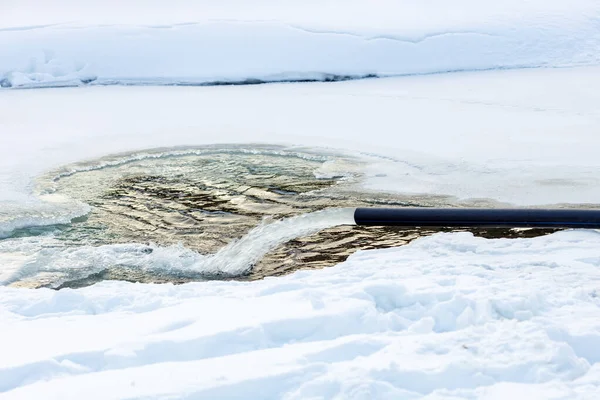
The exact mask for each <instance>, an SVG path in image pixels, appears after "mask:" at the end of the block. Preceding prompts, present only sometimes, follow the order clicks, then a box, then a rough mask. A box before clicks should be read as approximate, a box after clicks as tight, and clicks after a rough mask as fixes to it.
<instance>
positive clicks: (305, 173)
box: [12, 146, 551, 288]
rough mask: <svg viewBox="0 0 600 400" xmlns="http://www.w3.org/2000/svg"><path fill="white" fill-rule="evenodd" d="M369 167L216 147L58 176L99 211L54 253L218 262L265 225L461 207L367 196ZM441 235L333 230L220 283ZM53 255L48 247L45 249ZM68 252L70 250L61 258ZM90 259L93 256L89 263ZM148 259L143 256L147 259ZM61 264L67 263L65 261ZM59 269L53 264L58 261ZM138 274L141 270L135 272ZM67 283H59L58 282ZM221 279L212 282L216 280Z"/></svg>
mask: <svg viewBox="0 0 600 400" xmlns="http://www.w3.org/2000/svg"><path fill="white" fill-rule="evenodd" d="M361 167H362V164H361V162H360V160H358V159H354V158H353V157H351V156H348V155H344V154H336V153H328V152H322V151H321V152H316V151H311V150H306V149H286V148H281V147H275V146H221V147H218V146H211V147H202V148H187V149H159V150H155V151H149V152H146V153H144V154H139V153H138V154H126V155H125V154H124V155H117V156H114V157H110V158H105V159H102V160H96V161H91V162H88V163H83V164H79V165H72V166H68V167H65V168H63V169H61V170H60V171H54V172H52V173H51V174H49V175H47V176H45V177H43V178H42V179H41V181H40V187H41V190H42V191H46V192H48V191H52V192H54V193H59V194H62V195H64V196H68V197H69V198H72V199H76V200H79V201H81V202H85V203H87V204H89V205H91V206H92V207H93V209H92V211H91V213H90V214H89V215H87V216H86V217H85V218H82V219H80V220H77V221H74V222H73V223H72V224H70V225H66V226H61V227H56V231H54V232H53V240H54V241H53V242H52V243H53V244H52V246H55V247H56V246H59V247H61V249H66V250H65V251H67V250H68V251H70V253H69V254H71V253H72V252H73V249H77V248H86V249H90V248H92V249H93V248H98V247H102V246H110V245H117V244H123V243H137V244H142V245H148V247H147V248H141V250H139V249H138V250H136V251H141V252H144V251H145V252H146V253H150V252H156V250H155V249H156V247H157V246H158V247H168V246H173V245H178V244H180V245H182V246H183V247H184V248H186V249H189V250H192V251H193V252H195V253H198V254H200V255H210V254H214V253H216V252H217V251H218V250H219V249H221V248H223V247H224V246H226V245H227V244H228V243H230V242H232V241H233V240H235V239H239V238H241V237H243V236H244V235H245V234H247V233H248V232H249V231H250V230H251V229H252V228H254V227H256V226H257V225H259V224H261V222H264V220H265V219H273V220H279V219H282V218H289V217H293V216H296V215H301V214H306V213H311V212H315V211H319V210H324V209H329V208H332V207H335V208H340V207H365V206H366V207H368V206H393V207H402V206H422V207H429V206H457V205H459V206H460V204H458V203H456V202H455V201H454V200H453V199H451V198H447V197H442V196H438V197H432V196H422V197H419V196H410V197H407V196H404V197H402V196H398V195H391V194H381V193H372V192H366V191H361V190H360V186H359V185H358V183H359V182H360V180H361V178H362V176H361ZM438 231H440V230H435V229H417V228H414V229H401V228H394V227H359V226H351V225H341V226H332V227H329V228H326V229H324V230H321V231H319V232H317V233H312V234H308V235H305V236H300V237H297V238H295V239H292V240H289V241H287V242H285V243H282V244H280V245H279V246H277V247H275V248H274V249H272V250H270V251H269V252H268V253H267V254H266V255H264V257H262V258H261V259H260V260H258V261H257V262H256V263H255V264H254V265H253V268H251V269H250V270H248V271H247V272H245V273H243V274H239V275H235V276H231V275H227V276H221V277H219V276H216V278H221V279H242V280H255V279H261V278H264V277H266V276H278V275H283V274H287V273H290V272H293V271H295V270H298V269H316V268H324V267H328V266H332V265H335V264H337V263H339V262H342V261H344V260H345V259H346V258H347V257H348V256H349V255H350V254H352V253H354V252H355V251H357V250H365V249H380V248H387V247H393V246H399V245H403V244H406V243H408V242H410V241H411V240H414V239H415V238H418V237H420V236H424V235H430V234H433V233H435V232H438ZM473 232H474V233H475V234H476V235H482V236H485V237H492V238H494V237H531V236H537V235H541V234H546V233H549V232H551V230H511V229H487V230H481V229H480V230H475V231H473ZM46 246H47V245H46ZM61 251H62V250H61ZM86 254H87V253H86ZM143 254H144V253H143ZM56 259H57V261H52V262H54V263H58V262H59V261H60V257H56ZM53 260H54V259H53ZM133 264H135V263H133ZM52 271H54V272H55V273H56V271H57V269H56V268H55V269H52V270H51V272H47V271H46V273H45V274H39V273H38V274H37V275H36V274H35V273H34V274H30V275H28V276H27V279H17V280H15V281H14V282H13V283H12V285H14V286H29V287H39V286H49V287H57V288H60V287H80V286H85V285H89V284H93V283H95V282H98V281H101V280H107V279H119V280H126V281H134V282H173V283H183V282H189V281H194V280H202V279H207V276H206V275H205V274H201V273H196V272H197V271H196V272H189V273H181V272H173V271H169V270H168V269H165V270H159V269H144V268H140V267H139V265H132V263H131V262H129V263H127V262H121V261H115V262H114V263H112V264H111V262H110V261H108V262H104V261H103V264H102V267H101V268H100V267H98V268H96V266H90V267H89V271H88V272H87V273H84V274H64V273H61V274H58V273H56V274H55V275H54V277H53V275H52ZM59 275H60V278H59ZM214 278H215V277H211V279H214Z"/></svg>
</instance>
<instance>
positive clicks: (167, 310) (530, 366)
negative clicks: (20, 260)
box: [0, 231, 600, 399]
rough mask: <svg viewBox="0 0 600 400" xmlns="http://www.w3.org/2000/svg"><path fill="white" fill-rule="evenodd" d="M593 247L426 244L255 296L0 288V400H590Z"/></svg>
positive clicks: (533, 242) (210, 287)
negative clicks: (42, 399) (413, 399)
mask: <svg viewBox="0 0 600 400" xmlns="http://www.w3.org/2000/svg"><path fill="white" fill-rule="evenodd" d="M599 246H600V235H599V234H598V233H597V232H592V231H579V232H577V231H569V232H561V233H556V234H553V235H550V236H546V237H540V238H536V239H527V240H507V239H498V240H486V239H481V238H474V237H472V236H471V235H470V234H438V235H435V236H432V237H429V238H424V239H419V240H417V241H415V242H413V243H411V244H410V245H408V246H405V247H403V248H397V249H390V250H385V251H365V252H360V253H358V254H355V255H354V256H352V257H351V258H350V259H349V260H348V261H347V262H345V263H343V264H341V265H338V266H336V267H333V268H329V269H326V270H322V271H310V272H309V271H303V272H297V273H295V274H293V275H291V276H288V277H283V278H271V279H265V280H264V281H260V282H253V283H232V282H209V283H197V284H186V285H182V286H171V285H140V284H138V285H136V284H127V283H119V282H110V283H108V282H105V283H102V284H97V285H95V286H93V287H89V288H85V289H79V290H70V289H67V290H61V291H58V292H56V291H51V290H46V289H45V290H22V289H10V288H3V289H2V290H0V323H1V324H2V330H1V331H0V339H1V340H0V354H2V357H1V358H0V393H1V394H0V396H1V397H2V398H3V399H4V398H6V399H21V398H46V399H52V398H57V399H58V398H60V399H66V398H82V397H85V398H89V399H121V398H150V397H151V398H194V399H202V398H206V399H214V398H260V399H280V398H284V399H306V398H339V399H349V398H352V399H372V398H389V399H392V398H393V399H401V398H430V399H433V398H436V399H441V398H443V399H450V398H453V399H457V398H506V396H507V395H509V394H512V395H513V396H515V398H523V399H525V398H527V399H534V398H535V399H574V398H582V399H595V398H597V396H598V394H600V351H599V349H600V319H599V318H598V307H600V268H599V266H600V258H599V257H598V247H599Z"/></svg>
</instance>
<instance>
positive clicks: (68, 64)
mask: <svg viewBox="0 0 600 400" xmlns="http://www.w3.org/2000/svg"><path fill="white" fill-rule="evenodd" d="M32 2H33V4H31V3H32ZM40 3H41V2H37V1H33V0H30V1H23V2H16V1H14V2H8V3H4V4H3V5H2V6H0V14H2V17H0V18H1V19H0V49H2V51H1V52H0V85H1V86H3V87H39V86H57V85H58V86H64V85H81V84H90V83H92V84H214V83H227V82H258V81H282V80H283V81H289V80H331V79H345V78H356V77H364V76H373V75H374V76H386V75H404V74H423V73H434V72H447V71H465V70H484V69H498V68H516V67H540V66H573V65H584V64H597V63H598V62H599V61H600V58H599V57H600V56H599V55H598V51H597V49H598V48H599V46H600V33H599V31H598V24H599V23H600V5H599V4H598V3H597V2H594V1H590V0H578V1H572V2H568V3H565V2H560V1H551V2H548V1H541V0H535V1H529V2H526V3H525V4H524V3H523V2H521V1H509V2H503V5H502V7H499V6H495V5H493V4H489V2H481V1H472V0H461V1H453V2H447V1H442V0H436V1H428V2H417V1H408V2H397V1H379V2H367V1H364V0H362V1H341V0H335V1H329V2H327V3H326V4H324V3H323V2H317V1H309V2H282V4H273V2H271V1H261V2H252V3H251V4H252V5H251V6H250V5H249V4H245V3H247V2H243V1H239V0H230V1H226V2H193V1H178V2H176V3H177V4H171V3H170V2H151V3H148V2H116V1H111V2H105V1H92V2H85V3H82V4H85V5H84V6H83V7H81V6H82V5H81V4H79V3H77V2H68V1H63V2H59V3H65V4H63V7H61V5H60V4H59V5H58V6H57V5H56V4H55V2H52V3H47V2H44V3H43V4H40ZM215 3H216V4H215ZM67 5H68V6H67ZM32 7H35V10H36V11H35V12H31V9H32ZM56 10H61V12H60V13H58V12H56ZM183 10H185V11H183ZM465 10H469V12H465ZM41 16H43V18H42V17H41Z"/></svg>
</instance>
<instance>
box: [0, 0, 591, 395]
mask: <svg viewBox="0 0 600 400" xmlns="http://www.w3.org/2000/svg"><path fill="white" fill-rule="evenodd" d="M599 27H600V3H598V1H596V0H573V1H569V2H564V1H558V0H552V1H548V0H546V1H543V0H530V1H522V0H507V1H503V2H491V1H478V0H454V1H452V2H448V1H443V0H427V1H423V0H420V1H417V0H406V1H392V0H380V1H366V0H345V1H342V0H329V1H316V0H307V1H302V2H300V1H290V0H287V1H278V2H273V1H271V0H256V1H252V2H248V1H242V0H223V1H219V2H214V1H191V0H173V1H170V2H165V1H162V0H145V1H141V0H132V1H117V0H105V1H100V0H90V1H76V0H55V1H52V2H48V1H41V0H3V1H2V2H1V3H0V84H1V86H3V87H11V88H10V89H9V88H4V89H0V238H2V237H4V236H6V235H9V234H10V233H11V232H13V231H14V230H15V229H18V228H22V227H27V226H35V225H48V224H56V223H67V222H69V221H70V220H71V219H73V218H74V217H77V216H79V215H82V214H85V213H86V212H88V211H89V207H88V206H87V205H86V204H80V203H77V202H74V201H73V200H71V199H67V198H63V197H60V196H59V195H57V194H56V193H45V194H43V195H40V193H38V189H37V188H36V179H37V177H38V176H40V174H43V173H46V172H47V171H49V170H53V169H56V168H59V167H62V166H65V165H67V164H70V163H75V162H81V161H86V160H92V161H90V162H89V164H87V165H88V168H96V167H101V166H106V164H103V163H106V162H107V161H106V160H101V161H93V160H94V159H98V158H99V157H104V156H106V155H109V154H114V153H119V152H133V154H129V155H127V156H124V157H125V158H127V157H133V158H144V157H154V156H156V154H157V153H151V154H150V152H149V149H154V148H159V147H165V148H166V149H164V150H161V151H162V152H164V153H161V154H171V153H170V152H173V151H178V150H173V148H174V147H176V146H184V145H185V146H201V145H207V144H214V143H229V144H231V143H237V144H253V143H259V144H279V145H283V146H286V147H285V149H286V151H290V152H293V151H296V150H298V149H300V150H303V149H318V150H323V149H325V150H327V151H331V152H341V153H342V154H350V155H352V156H355V157H358V158H359V159H360V161H361V162H362V163H363V164H362V165H363V167H362V168H363V169H362V170H361V172H362V173H363V174H364V179H363V180H362V182H361V185H362V189H368V190H379V191H382V190H383V191H389V192H395V193H399V194H401V195H403V196H412V195H418V196H422V195H428V196H435V195H444V196H453V197H454V201H456V202H459V201H465V202H469V201H471V202H472V201H477V200H478V199H486V201H489V202H496V204H501V203H509V204H512V205H532V206H538V205H557V204H563V203H567V204H568V205H570V206H573V205H577V206H580V205H581V204H588V205H589V204H595V205H598V204H600V177H599V175H598V171H599V170H600V169H599V168H600V161H599V158H598V154H597V153H598V149H599V148H600V136H599V135H598V126H600V111H599V110H600V67H599V66H598V65H599V62H600V55H599V54H600V53H599V51H598V49H600V28H599ZM520 67H527V68H526V69H517V68H520ZM474 70H486V71H479V72H475V71H474ZM449 71H463V72H454V73H451V74H446V73H443V74H432V73H442V72H449ZM469 71H470V72H469ZM427 74H429V75H427ZM365 75H378V76H389V75H419V76H404V77H389V78H385V79H369V80H362V81H351V82H341V83H317V84H305V83H302V84H300V83H294V84H290V83H279V84H271V85H262V86H236V87H231V86H228V87H223V86H220V87H147V86H143V85H147V84H152V85H166V84H194V85H197V84H206V83H215V82H240V81H248V80H250V81H252V80H264V81H288V80H306V79H311V80H312V79H314V80H328V79H333V78H352V77H361V76H365ZM110 84H128V85H137V86H136V87H122V86H111V87H102V85H110ZM46 86H85V87H77V88H61V89H56V88H54V89H44V90H15V88H32V87H46ZM248 146H249V147H250V146H251V145H248ZM111 160H113V161H111V162H120V161H122V159H119V157H118V156H117V157H114V158H112V159H111ZM114 160H117V161H114ZM119 160H120V161H119ZM340 168H343V165H340V164H335V163H332V162H325V163H324V164H323V166H322V167H321V168H319V169H318V170H317V171H315V173H316V174H318V175H324V176H326V175H328V174H331V173H332V171H335V173H336V174H338V173H340V172H342V173H343V171H341V170H340ZM323 216H326V218H322V217H323ZM347 219H348V214H347V210H341V211H335V210H333V211H332V210H330V211H325V212H324V213H322V214H317V215H306V216H302V217H299V218H298V219H296V220H293V221H291V222H290V221H289V220H288V221H280V222H275V223H273V224H266V225H262V226H260V227H258V228H257V229H256V230H255V231H254V232H253V233H250V234H249V235H248V236H246V237H244V238H243V239H242V240H241V241H239V242H237V243H234V244H231V245H230V246H228V247H226V248H224V249H223V250H222V251H221V252H220V253H217V254H216V255H213V256H209V257H202V256H200V255H198V254H196V253H195V252H193V251H191V250H189V249H186V248H184V247H183V246H172V247H164V248H163V247H158V246H154V245H151V247H152V250H153V251H152V252H151V253H149V252H145V251H144V248H145V247H147V246H146V245H142V244H137V243H123V244H118V245H111V246H100V247H90V246H80V247H68V248H67V247H65V246H64V244H62V243H60V241H58V240H56V239H55V238H54V237H53V236H52V235H42V236H35V237H25V238H8V239H0V399H32V398H44V399H82V398H86V399H103V400H104V399H132V398H161V399H165V398H183V399H215V398H229V399H234V398H236V399H237V398H252V399H254V398H256V399H416V398H426V399H506V398H514V399H565V400H566V399H569V400H570V399H590V400H592V399H594V400H596V399H598V398H600V254H599V250H598V249H599V248H600V235H599V233H598V232H595V231H565V232H559V233H555V234H552V235H549V236H544V237H539V238H535V239H519V240H508V239H498V240H486V239H482V238H475V237H473V236H471V235H470V234H467V233H460V234H459V233H454V234H437V235H434V236H431V237H427V238H422V239H419V240H417V241H414V242H412V243H411V244H409V245H407V246H404V247H401V248H396V249H389V250H378V251H365V252H360V253H357V254H354V255H353V256H351V257H350V258H349V259H348V261H347V262H345V263H342V264H340V265H338V266H336V267H333V268H329V269H325V270H320V271H300V272H296V273H295V274H293V275H290V276H286V277H281V278H269V279H265V280H263V281H260V282H251V283H241V282H204V283H194V284H185V285H181V286H172V285H144V284H128V283H123V282H102V283H100V284H96V285H94V286H92V287H87V288H84V289H78V290H71V289H65V290H60V291H52V290H49V289H41V290H25V289H17V288H12V287H7V286H6V285H8V284H10V283H11V282H14V280H15V279H21V278H23V277H27V276H28V275H32V274H35V273H38V272H52V273H57V272H61V271H62V272H65V273H70V274H74V273H75V274H76V273H81V275H82V276H85V275H86V274H89V273H92V272H94V271H97V270H98V269H101V268H103V266H106V265H112V264H114V263H118V262H120V261H122V260H127V263H128V264H129V265H133V266H137V267H139V268H141V269H144V268H163V269H169V268H170V269H182V270H185V269H194V268H196V269H202V268H205V267H207V264H206V263H207V258H209V259H210V260H211V261H215V260H217V261H219V263H220V264H219V265H218V269H219V271H224V270H228V269H229V270H230V271H233V272H236V271H241V270H244V268H247V266H248V265H249V263H251V262H252V261H254V260H256V259H257V258H260V257H261V255H262V254H263V253H264V252H265V251H268V250H269V249H270V248H272V246H274V245H276V244H277V243H279V242H280V241H284V240H288V239H289V238H290V237H293V236H294V235H297V234H302V233H304V234H306V233H310V232H313V231H314V230H315V229H320V228H324V227H327V226H333V225H336V224H340V223H345V222H346V221H347ZM298 221H300V222H301V223H299V224H295V223H293V222H298ZM232 259H233V260H235V262H229V260H232ZM215 265H216V264H215ZM209 266H214V265H213V264H210V265H209Z"/></svg>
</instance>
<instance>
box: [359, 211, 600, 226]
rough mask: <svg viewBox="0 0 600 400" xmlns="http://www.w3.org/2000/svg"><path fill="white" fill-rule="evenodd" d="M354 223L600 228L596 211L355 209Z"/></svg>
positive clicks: (598, 213) (599, 219) (598, 215)
mask: <svg viewBox="0 0 600 400" xmlns="http://www.w3.org/2000/svg"><path fill="white" fill-rule="evenodd" d="M354 221H355V222H356V224H357V225H378V226H406V227H409V226H410V227H415V226H428V227H430V226H435V227H498V228H500V227H502V228H521V227H524V228H586V229H600V210H584V209H569V210H567V209H555V210H548V209H518V208H517V209H484V208H413V207H406V208H357V209H356V210H355V211H354Z"/></svg>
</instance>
